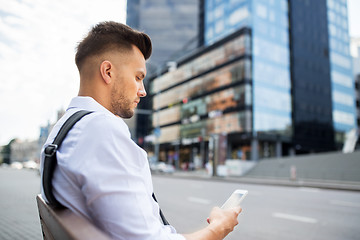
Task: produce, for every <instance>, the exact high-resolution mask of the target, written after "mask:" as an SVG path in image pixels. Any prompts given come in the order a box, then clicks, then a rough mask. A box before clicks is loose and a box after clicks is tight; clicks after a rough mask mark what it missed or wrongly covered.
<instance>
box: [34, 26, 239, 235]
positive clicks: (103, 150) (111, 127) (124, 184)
mask: <svg viewBox="0 0 360 240" xmlns="http://www.w3.org/2000/svg"><path fill="white" fill-rule="evenodd" d="M151 50H152V47H151V41H150V38H149V37H148V36H147V35H146V34H144V33H141V32H138V31H135V30H133V29H131V28H130V27H128V26H126V25H123V24H120V23H115V22H103V23H99V24H98V25H96V26H95V27H93V29H92V30H91V31H90V32H89V34H88V36H86V37H85V38H84V39H83V40H82V42H80V44H79V45H78V48H77V53H76V57H75V61H76V65H77V67H78V70H79V73H80V90H79V94H78V97H75V98H74V99H73V100H72V101H71V103H70V105H69V108H68V109H67V110H66V113H65V115H64V116H63V117H62V118H61V119H60V120H59V122H58V123H57V124H56V125H55V127H54V128H53V130H52V132H51V133H50V135H49V138H48V140H47V142H46V143H45V145H44V146H47V145H48V144H50V143H52V141H53V139H54V138H55V136H56V135H57V133H58V131H59V129H60V127H61V126H62V124H63V123H64V122H65V120H66V119H67V118H69V116H71V115H72V114H73V113H75V112H77V111H79V110H90V111H93V113H91V114H89V115H86V116H85V117H83V118H82V119H81V120H80V121H79V122H77V123H76V124H75V125H74V126H73V128H72V129H71V130H70V131H69V133H68V135H67V137H66V138H65V140H64V141H63V143H62V145H61V147H60V148H59V149H58V151H57V160H58V165H57V168H56V170H55V173H54V177H53V181H52V185H53V193H54V196H55V198H56V199H57V201H59V202H60V203H61V204H62V205H64V206H65V207H67V208H69V209H70V210H72V211H73V212H75V213H77V214H79V215H81V216H83V217H85V218H87V219H89V220H90V221H92V222H93V223H94V224H95V225H97V226H98V227H100V228H101V229H103V230H104V231H105V232H107V233H108V234H109V235H110V236H112V237H113V238H114V239H124V240H125V239H126V240H132V239H134V240H140V239H141V240H147V239H149V240H150V239H152V240H153V239H156V240H162V239H188V240H191V239H206V240H212V239H223V238H224V237H225V236H226V235H227V234H228V233H229V232H231V231H232V230H233V228H234V226H235V225H237V216H238V214H239V213H240V211H241V208H236V209H231V210H222V209H219V208H214V209H213V210H212V212H211V213H210V217H209V219H208V222H209V225H208V226H207V227H206V228H204V229H202V230H200V231H198V232H196V233H192V234H187V235H180V234H177V233H176V231H175V229H174V228H173V227H172V226H170V225H164V224H163V223H162V222H161V221H160V219H159V206H158V204H157V203H156V202H155V201H154V199H153V198H152V192H153V186H152V181H151V174H150V170H149V165H148V161H147V156H146V153H145V151H144V150H142V149H141V148H140V147H138V146H137V145H136V144H135V143H134V142H133V141H132V140H131V138H130V133H129V130H128V127H127V126H126V124H125V123H124V121H123V120H122V118H130V117H132V116H133V114H134V110H135V108H136V106H137V105H138V103H139V102H140V98H141V97H145V96H146V92H145V89H144V85H143V80H144V78H145V75H146V66H145V60H146V59H148V58H149V57H150V55H151ZM41 159H42V165H43V161H44V153H43V152H42V157H41ZM42 168H43V166H42ZM42 196H43V197H44V198H45V199H46V197H45V194H44V192H43V188H42Z"/></svg>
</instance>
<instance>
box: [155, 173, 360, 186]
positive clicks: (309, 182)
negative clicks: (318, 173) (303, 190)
mask: <svg viewBox="0 0 360 240" xmlns="http://www.w3.org/2000/svg"><path fill="white" fill-rule="evenodd" d="M153 175H154V176H164V177H174V178H184V179H187V178H189V179H198V180H208V181H227V182H232V183H246V184H260V185H277V186H290V187H312V188H323V189H336V190H347V191H360V182H349V181H330V180H319V179H297V180H290V178H289V179H287V178H270V177H246V176H245V177H237V176H227V177H213V176H210V175H209V174H208V173H207V172H206V170H205V169H200V170H196V171H181V170H177V171H175V172H174V173H172V174H162V173H153Z"/></svg>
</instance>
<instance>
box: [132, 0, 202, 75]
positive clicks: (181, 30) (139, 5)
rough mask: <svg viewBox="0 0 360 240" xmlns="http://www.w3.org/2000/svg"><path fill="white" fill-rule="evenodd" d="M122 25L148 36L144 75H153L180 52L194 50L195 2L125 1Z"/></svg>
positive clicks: (163, 0) (171, 0) (195, 37)
mask: <svg viewBox="0 0 360 240" xmlns="http://www.w3.org/2000/svg"><path fill="white" fill-rule="evenodd" d="M164 19H166V20H165V21H164ZM126 23H127V24H128V25H129V26H130V27H133V28H135V29H138V30H140V31H144V32H145V33H147V34H149V36H151V40H152V43H153V54H152V56H151V58H150V60H149V62H150V63H151V64H149V65H150V66H148V68H149V69H148V72H152V71H154V72H156V70H157V69H156V68H157V67H160V66H162V65H163V64H164V63H166V62H167V61H173V60H174V59H176V58H178V57H179V56H181V55H182V54H184V52H186V51H188V50H193V49H195V48H196V47H198V33H199V3H198V1H193V0H182V1H173V0H134V1H133V0H131V1H127V20H126ZM179 54H181V55H179Z"/></svg>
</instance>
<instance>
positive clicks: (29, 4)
mask: <svg viewBox="0 0 360 240" xmlns="http://www.w3.org/2000/svg"><path fill="white" fill-rule="evenodd" d="M348 9H349V32H350V36H353V37H360V14H358V13H359V12H360V0H348ZM108 20H113V21H118V22H122V23H125V21H126V0H61V1H56V0H0V145H5V144H7V143H8V142H9V141H10V140H11V139H13V138H18V139H20V140H30V141H31V140H36V139H37V138H38V137H39V134H40V126H45V125H47V124H48V122H51V123H53V122H55V121H56V116H57V111H58V110H60V109H66V107H67V105H68V104H69V103H70V101H71V99H72V98H73V97H74V96H76V95H77V91H78V86H79V76H78V72H77V69H76V65H75V63H74V55H75V48H76V45H77V43H78V42H79V41H80V40H81V39H82V38H83V37H84V36H85V34H86V33H87V32H88V30H89V29H90V28H91V26H93V25H94V24H96V23H98V22H100V21H108Z"/></svg>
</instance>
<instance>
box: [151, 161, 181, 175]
mask: <svg viewBox="0 0 360 240" xmlns="http://www.w3.org/2000/svg"><path fill="white" fill-rule="evenodd" d="M150 169H151V171H152V172H158V173H174V172H175V167H174V166H173V165H171V164H166V163H164V162H152V163H150Z"/></svg>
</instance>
